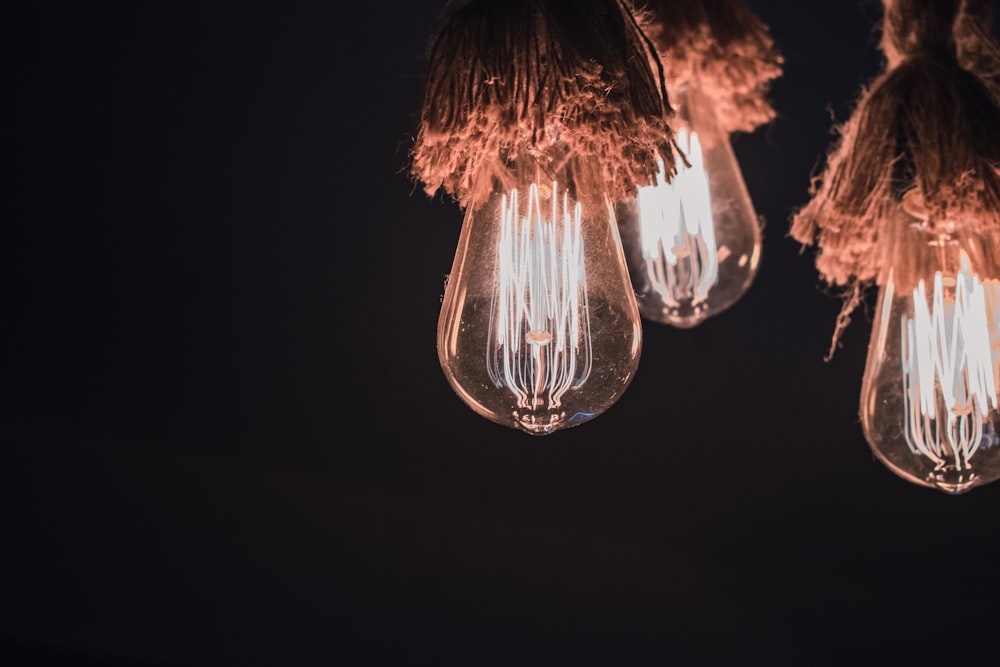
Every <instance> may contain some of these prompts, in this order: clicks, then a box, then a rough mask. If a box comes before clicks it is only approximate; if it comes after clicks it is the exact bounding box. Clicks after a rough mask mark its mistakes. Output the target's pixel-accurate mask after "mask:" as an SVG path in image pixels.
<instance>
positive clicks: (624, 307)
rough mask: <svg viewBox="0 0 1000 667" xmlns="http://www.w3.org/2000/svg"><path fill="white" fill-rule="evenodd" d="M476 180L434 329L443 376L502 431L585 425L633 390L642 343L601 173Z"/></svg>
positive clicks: (548, 167) (585, 162)
mask: <svg viewBox="0 0 1000 667" xmlns="http://www.w3.org/2000/svg"><path fill="white" fill-rule="evenodd" d="M478 179H479V181H480V182H479V183H477V185H476V190H475V193H476V194H475V195H474V197H473V199H472V200H471V202H470V204H469V205H468V206H467V208H466V216H465V220H464V222H463V225H462V230H461V233H460V235H459V241H458V247H457V250H456V253H455V260H454V263H453V265H452V269H451V273H450V275H449V277H448V281H447V285H446V287H445V293H444V302H443V304H442V308H441V314H440V317H439V320H438V331H437V349H438V358H439V360H440V362H441V367H442V369H443V370H444V373H445V376H446V377H447V378H448V381H449V383H450V384H451V386H452V388H453V389H454V390H455V392H456V393H457V394H458V395H459V397H461V398H462V400H464V401H465V402H466V403H467V404H468V405H469V406H470V407H471V408H472V409H473V410H474V411H475V412H477V413H478V414H479V415H481V416H483V417H486V418H487V419H490V420H492V421H494V422H496V423H498V424H502V425H504V426H508V427H511V428H515V429H520V430H522V431H524V432H527V433H530V434H533V435H546V434H550V433H553V432H554V431H556V430H559V429H564V428H567V427H572V426H577V425H579V424H583V423H584V422H587V421H589V420H590V419H593V418H594V417H596V416H598V415H600V414H601V413H603V412H604V411H605V410H606V409H607V408H608V407H609V406H610V405H611V404H613V403H614V402H615V401H616V400H618V398H619V397H620V396H621V394H622V392H624V391H625V389H626V387H627V386H628V385H629V383H630V382H631V381H632V378H633V376H634V374H635V371H636V368H637V366H638V363H639V355H640V350H641V344H642V326H641V319H640V316H639V311H638V309H637V307H636V303H635V296H634V294H633V292H632V287H631V285H630V283H629V276H628V269H627V268H626V265H625V258H624V254H623V251H622V247H621V238H620V236H619V230H618V226H617V221H616V218H615V213H614V207H613V204H612V202H611V199H610V197H609V196H608V193H607V191H606V188H605V185H604V181H603V178H602V177H601V176H600V170H599V164H597V162H596V160H594V159H589V158H588V159H585V158H581V157H580V156H578V155H575V154H573V153H565V154H563V155H561V156H560V157H559V158H558V159H556V160H546V159H542V158H534V157H531V156H528V155H521V156H519V157H518V158H517V159H516V160H512V161H510V162H509V163H508V164H505V165H503V166H496V165H492V166H491V167H490V168H486V169H483V170H482V171H481V173H480V175H479V176H478Z"/></svg>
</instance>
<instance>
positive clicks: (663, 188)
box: [638, 129, 719, 306]
mask: <svg viewBox="0 0 1000 667" xmlns="http://www.w3.org/2000/svg"><path fill="white" fill-rule="evenodd" d="M677 143H678V145H679V146H680V148H681V150H682V151H683V152H684V154H685V155H687V157H688V161H689V162H690V163H691V166H690V167H686V166H685V165H684V163H683V161H682V159H681V157H680V156H679V155H678V157H677V162H676V165H677V173H676V175H675V176H674V178H673V180H672V181H670V182H669V183H668V182H666V178H665V177H664V172H663V162H662V161H661V162H660V173H659V174H658V175H657V179H656V184H655V185H650V186H645V187H641V188H639V192H638V204H639V226H640V235H641V243H642V254H643V258H644V259H645V261H646V269H647V273H648V274H649V278H650V283H651V287H652V289H653V290H654V291H656V292H657V293H658V294H659V295H660V297H661V298H662V299H663V301H664V303H667V304H669V305H671V306H676V305H678V304H679V303H680V302H681V301H684V300H691V301H692V302H693V303H695V304H698V303H701V302H703V301H705V299H706V298H707V297H708V291H709V290H710V289H711V288H712V287H713V286H714V285H715V284H716V282H718V279H719V257H718V251H717V249H716V244H715V224H714V221H713V219H712V202H711V199H710V198H709V187H708V176H707V175H706V174H705V167H704V164H703V162H702V155H701V142H700V141H699V139H698V134H697V133H695V132H691V133H689V132H688V131H687V130H685V129H681V130H678V132H677Z"/></svg>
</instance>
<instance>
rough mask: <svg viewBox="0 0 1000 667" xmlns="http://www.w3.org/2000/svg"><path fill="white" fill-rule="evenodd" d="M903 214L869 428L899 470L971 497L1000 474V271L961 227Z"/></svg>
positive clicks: (876, 350)
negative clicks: (929, 222)
mask: <svg viewBox="0 0 1000 667" xmlns="http://www.w3.org/2000/svg"><path fill="white" fill-rule="evenodd" d="M896 215H897V222H898V225H897V227H896V234H897V235H898V236H897V245H896V247H895V248H894V251H893V257H894V258H895V261H894V264H893V267H892V268H891V269H889V270H888V275H887V276H886V277H885V278H884V281H883V285H882V287H881V288H880V292H879V297H878V305H877V311H876V314H875V321H874V323H873V325H872V336H871V342H870V343H869V347H868V359H867V362H866V365H865V372H864V379H863V382H862V389H861V423H862V426H863V429H864V433H865V437H866V439H867V440H868V443H869V444H870V445H871V448H872V450H873V451H874V453H875V455H876V456H877V457H878V458H879V459H880V460H881V461H882V462H883V463H884V464H885V465H886V466H888V468H889V469H890V470H892V471H893V472H894V473H896V474H897V475H899V476H900V477H902V478H904V479H906V480H909V481H910V482H914V483H916V484H920V485H923V486H928V487H932V488H937V489H940V490H942V491H944V492H946V493H951V494H958V493H963V492H965V491H968V490H969V489H971V488H973V487H976V486H979V485H982V484H986V483H988V482H991V481H993V480H995V479H997V477H1000V434H998V432H997V426H998V417H1000V412H998V410H997V404H998V394H997V387H998V369H1000V280H998V279H1000V269H998V265H997V263H996V259H997V258H996V257H994V256H993V253H992V250H991V248H989V247H988V246H987V245H986V244H984V243H983V241H982V240H981V239H979V238H977V237H975V236H973V235H970V234H968V233H963V232H961V231H957V230H959V229H960V228H959V227H955V226H950V225H933V226H929V225H927V224H926V221H924V220H921V219H920V218H918V217H913V216H911V215H910V214H909V213H907V212H906V211H904V210H903V209H900V210H899V211H898V212H897V214H896Z"/></svg>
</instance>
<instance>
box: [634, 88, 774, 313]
mask: <svg viewBox="0 0 1000 667" xmlns="http://www.w3.org/2000/svg"><path fill="white" fill-rule="evenodd" d="M670 99H671V101H674V102H675V103H676V105H677V109H676V110H677V118H678V120H677V122H676V123H675V128H676V135H677V145H678V147H679V148H680V150H681V151H682V152H683V153H684V155H686V156H687V158H688V162H689V163H690V166H685V165H684V163H683V161H682V160H681V158H680V157H679V156H678V157H677V160H676V167H677V169H676V175H675V176H674V177H673V179H671V181H670V182H669V183H668V182H667V181H666V178H665V176H664V173H663V171H662V170H661V172H660V175H659V177H658V178H657V182H656V183H655V184H654V185H649V186H643V187H640V188H639V189H638V192H637V196H636V197H635V198H634V199H632V200H629V201H627V202H624V203H622V204H620V205H619V207H618V213H619V218H620V221H621V225H622V240H623V244H624V248H625V255H626V261H627V262H628V268H629V272H630V274H631V279H632V283H633V287H634V288H635V292H636V299H637V301H638V306H639V311H640V312H641V313H642V316H643V317H645V318H646V319H648V320H652V321H654V322H661V323H664V324H670V325H673V326H676V327H685V328H686V327H693V326H695V325H697V324H699V323H701V322H702V321H704V320H705V319H706V318H708V317H710V316H712V315H716V314H718V313H720V312H722V311H723V310H725V309H726V308H728V307H729V306H731V305H732V304H733V303H735V302H736V301H737V300H738V299H739V298H740V297H741V296H742V295H743V293H744V292H746V290H747V289H748V288H749V287H750V284H751V283H752V282H753V279H754V276H755V275H756V273H757V265H758V263H759V261H760V247H761V235H760V224H759V222H758V217H757V214H756V212H755V211H754V208H753V204H752V203H751V201H750V195H749V193H748V192H747V189H746V184H745V183H744V182H743V174H742V173H741V172H740V168H739V164H738V163H737V162H736V155H735V154H734V153H733V149H732V146H731V145H730V143H729V135H728V134H727V133H725V132H723V131H722V129H721V128H720V127H719V122H718V120H717V118H716V114H715V110H714V108H713V107H712V103H711V101H710V100H709V99H708V98H707V97H706V96H705V95H704V94H702V93H701V92H700V91H698V90H697V89H696V88H694V87H693V86H690V85H688V86H686V87H684V88H682V89H679V90H678V91H676V92H672V93H671V94H670ZM661 164H662V162H661Z"/></svg>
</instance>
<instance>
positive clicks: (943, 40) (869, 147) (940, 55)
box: [790, 0, 1000, 354]
mask: <svg viewBox="0 0 1000 667" xmlns="http://www.w3.org/2000/svg"><path fill="white" fill-rule="evenodd" d="M883 4H884V15H883V19H882V40H881V48H882V51H883V53H884V55H885V68H884V71H883V72H882V73H881V74H880V75H879V76H877V77H876V78H875V80H874V81H873V82H872V83H871V84H870V85H869V86H868V87H867V89H866V90H864V91H863V92H862V94H861V96H860V99H859V101H858V102H857V105H856V107H855V109H854V111H853V113H852V114H851V116H850V118H849V119H848V120H847V122H846V123H844V124H843V125H842V126H840V127H839V128H837V129H838V131H839V134H840V136H839V140H838V141H837V142H836V143H835V145H834V147H833V149H832V150H831V151H830V153H829V154H828V156H827V161H826V166H825V169H824V171H823V173H822V174H821V175H820V176H819V177H817V178H815V179H814V180H813V183H812V186H811V189H810V195H811V199H810V201H809V202H808V203H807V204H806V205H805V206H804V207H802V208H801V209H800V210H799V211H798V212H797V213H795V215H793V216H792V225H791V230H790V235H791V236H792V238H794V239H795V240H797V241H799V242H800V243H802V244H804V245H807V246H808V245H815V246H818V253H817V256H816V268H817V269H818V271H819V273H820V276H821V278H822V279H823V280H824V281H825V282H827V283H828V284H831V285H834V286H837V287H841V288H844V292H845V295H846V298H845V303H844V307H843V309H842V311H841V314H840V316H839V317H838V320H837V327H836V330H835V332H834V338H833V344H832V346H831V354H832V350H833V349H834V348H835V347H836V345H837V340H838V338H839V335H840V333H841V332H842V330H843V328H844V327H846V326H847V324H848V323H849V322H850V312H851V311H852V310H853V309H854V308H855V307H857V306H858V305H859V304H860V302H861V299H860V298H859V293H860V292H862V291H863V290H864V289H865V288H866V287H867V286H870V285H872V284H879V285H881V284H882V280H883V277H884V274H885V272H886V270H887V269H888V268H890V267H891V266H892V265H893V263H894V262H898V261H900V260H899V258H900V257H901V256H902V255H906V254H912V253H910V252H909V251H911V250H915V249H906V248H901V247H900V242H899V240H898V239H897V238H895V237H896V231H897V230H896V229H894V224H895V223H894V222H893V221H894V220H895V219H896V218H895V216H894V213H895V211H896V210H897V209H898V207H899V206H900V201H901V198H902V196H903V195H904V194H905V193H907V192H908V191H910V190H915V191H916V192H917V193H919V201H920V204H921V207H922V209H923V211H924V213H925V217H926V219H927V224H928V226H929V228H931V229H933V226H934V224H935V222H936V221H947V222H948V224H949V226H950V229H955V226H956V225H961V226H962V227H963V229H961V230H959V231H962V232H965V233H970V234H976V235H981V236H984V237H985V238H986V240H987V242H988V244H990V245H992V246H995V247H996V249H997V250H1000V177H998V175H997V171H996V169H997V167H998V166H1000V106H998V100H1000V95H998V94H997V90H998V86H997V77H996V73H997V72H1000V57H998V54H1000V49H998V48H997V44H996V42H995V41H994V40H993V38H992V37H991V36H990V35H989V33H988V31H987V30H986V29H985V28H984V26H989V25H990V21H991V20H992V12H991V11H990V8H989V3H987V2H983V1H982V0H923V1H921V0H884V3H883Z"/></svg>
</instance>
